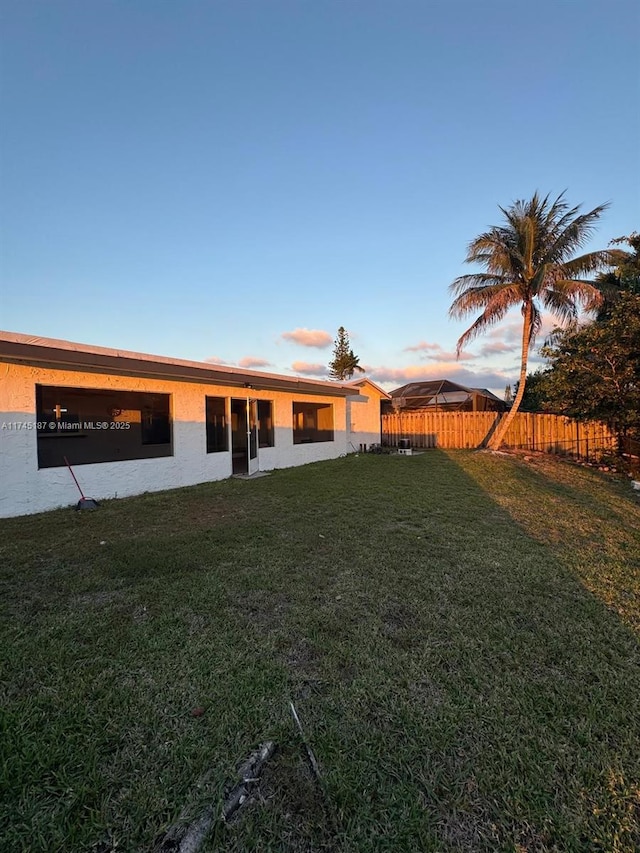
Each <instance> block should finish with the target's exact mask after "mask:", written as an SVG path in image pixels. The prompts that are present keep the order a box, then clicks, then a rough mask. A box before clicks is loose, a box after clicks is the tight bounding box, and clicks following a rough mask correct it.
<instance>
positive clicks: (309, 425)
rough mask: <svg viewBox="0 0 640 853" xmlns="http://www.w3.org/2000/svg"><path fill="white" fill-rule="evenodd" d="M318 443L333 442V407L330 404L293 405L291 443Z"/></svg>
mask: <svg viewBox="0 0 640 853" xmlns="http://www.w3.org/2000/svg"><path fill="white" fill-rule="evenodd" d="M318 441H333V406H332V405H331V403H294V404H293V443H294V444H311V443H312V442H318Z"/></svg>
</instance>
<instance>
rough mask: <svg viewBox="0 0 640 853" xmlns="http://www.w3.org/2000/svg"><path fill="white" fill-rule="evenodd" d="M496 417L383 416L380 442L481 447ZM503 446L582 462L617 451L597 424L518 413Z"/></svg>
mask: <svg viewBox="0 0 640 853" xmlns="http://www.w3.org/2000/svg"><path fill="white" fill-rule="evenodd" d="M502 417H506V415H501V414H497V413H496V412H398V413H394V414H385V415H382V441H383V443H384V444H387V445H389V446H391V447H397V446H398V441H399V439H401V438H407V439H409V441H410V442H411V446H412V447H415V448H421V447H442V448H452V449H453V448H463V447H482V445H484V444H485V443H486V441H487V440H488V439H489V437H490V436H491V435H492V434H493V432H494V430H495V428H496V426H497V424H498V422H499V420H500V418H502ZM504 444H505V445H506V446H507V447H512V448H521V449H524V450H540V451H546V452H550V453H566V454H569V455H571V456H581V457H584V458H586V459H590V458H592V457H597V456H599V455H601V454H602V453H605V452H614V451H615V450H616V447H617V444H616V437H615V435H614V434H613V433H612V432H611V431H610V430H609V429H608V427H606V426H605V425H604V424H601V423H595V422H590V423H585V422H582V423H581V422H579V421H575V420H572V419H571V418H565V417H563V416H562V415H542V414H532V413H530V412H518V414H517V415H516V416H515V418H514V419H513V422H512V423H511V426H510V427H509V429H508V430H507V434H506V435H505V438H504Z"/></svg>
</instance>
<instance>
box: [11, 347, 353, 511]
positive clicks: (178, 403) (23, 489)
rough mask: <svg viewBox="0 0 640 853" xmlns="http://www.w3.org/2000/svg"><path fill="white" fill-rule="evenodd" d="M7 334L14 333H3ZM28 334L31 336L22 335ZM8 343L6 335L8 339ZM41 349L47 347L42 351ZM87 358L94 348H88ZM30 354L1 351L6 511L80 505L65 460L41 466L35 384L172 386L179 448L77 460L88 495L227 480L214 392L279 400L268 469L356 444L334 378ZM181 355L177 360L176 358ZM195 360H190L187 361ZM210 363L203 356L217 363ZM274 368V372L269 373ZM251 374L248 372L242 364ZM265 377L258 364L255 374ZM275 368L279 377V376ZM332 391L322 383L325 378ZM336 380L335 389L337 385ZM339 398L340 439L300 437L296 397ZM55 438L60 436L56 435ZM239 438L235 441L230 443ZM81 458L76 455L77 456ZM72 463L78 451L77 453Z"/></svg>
mask: <svg viewBox="0 0 640 853" xmlns="http://www.w3.org/2000/svg"><path fill="white" fill-rule="evenodd" d="M2 334H8V333H2ZM22 337H26V336H22ZM0 343H1V341H0ZM40 352H41V351H40ZM81 357H82V358H83V359H85V360H90V357H91V356H90V355H89V354H88V353H87V354H84V353H83V354H82V356H81ZM25 361H27V362H28V359H25V358H21V359H17V358H15V359H14V358H11V357H7V358H4V357H2V355H1V353H0V517H5V518H6V517H11V516H17V515H24V514H30V513H37V512H43V511H46V510H50V509H55V508H57V507H61V506H69V505H73V504H75V503H76V502H77V500H78V498H79V494H78V491H77V488H76V486H75V484H74V482H73V480H72V478H71V475H70V473H69V471H68V469H67V468H66V467H49V468H39V467H38V453H37V449H38V432H37V429H36V422H37V410H36V386H37V385H45V386H60V387H73V388H86V389H102V390H106V389H119V390H122V391H145V392H155V393H163V394H169V395H171V396H170V406H171V422H172V455H170V456H164V457H156V458H149V459H123V460H120V461H116V462H100V463H96V464H84V465H79V466H78V467H77V468H75V467H74V470H75V473H76V476H77V477H78V480H79V482H80V485H81V487H82V490H83V492H84V494H85V495H87V496H90V497H92V498H95V499H98V500H100V499H106V498H115V497H124V496H131V495H136V494H141V493H143V492H146V491H159V490H163V489H171V488H176V487H180V486H189V485H195V484H197V483H202V482H208V481H212V480H220V479H224V478H226V477H230V476H231V473H232V453H231V449H229V451H228V452H227V451H225V452H217V453H207V452H206V426H205V397H207V396H214V397H222V398H225V399H226V400H227V401H228V400H230V399H231V398H237V399H238V398H239V399H243V398H246V397H247V396H248V395H250V396H251V398H254V399H262V400H271V401H272V405H273V426H274V446H273V447H263V448H260V449H259V469H260V470H263V471H269V470H272V469H275V468H286V467H290V466H295V465H304V464H306V463H309V462H317V461H321V460H326V459H332V458H336V457H339V456H341V455H344V454H346V453H347V451H348V450H349V449H350V448H349V446H348V439H347V428H348V427H347V403H346V398H347V395H348V393H349V391H348V389H346V388H344V387H339V386H337V385H335V384H331V383H320V382H318V383H315V384H316V385H317V386H318V388H317V393H316V392H315V388H313V389H312V390H313V391H314V393H311V392H310V390H309V388H308V387H305V389H304V390H299V389H298V388H296V387H295V383H296V382H300V383H301V384H304V385H305V386H308V385H309V383H308V382H306V381H303V380H296V379H294V378H293V377H279V378H278V377H275V381H279V382H280V384H281V385H286V383H287V382H288V383H290V384H291V385H292V390H291V391H288V390H273V389H268V388H267V389H260V388H259V384H258V386H253V387H252V388H251V389H250V390H248V389H247V387H245V386H246V383H244V384H242V383H240V382H239V383H238V385H237V386H233V385H231V384H229V375H228V374H229V373H232V371H229V370H228V369H226V374H225V375H224V378H225V379H226V380H227V381H226V382H225V384H219V385H218V384H215V383H213V382H211V381H201V382H198V381H195V379H193V378H189V379H188V380H182V379H161V378H155V377H153V378H151V377H148V376H140V375H116V374H114V373H111V372H110V371H101V370H96V369H80V368H76V367H73V368H71V369H68V368H60V367H48V366H46V364H43V363H42V355H40V356H39V357H38V358H37V359H35V358H34V363H33V364H29V363H24V362H25ZM173 364H178V363H177V362H175V363H173ZM184 364H186V362H185V363H184ZM208 367H210V366H209V365H204V364H203V365H202V368H203V369H204V368H208ZM265 376H266V375H265ZM242 378H245V379H246V372H244V373H243V374H242ZM252 378H253V379H255V381H256V382H258V380H259V374H257V373H255V374H253V377H252ZM273 380H274V378H273V377H272V381H273ZM323 385H324V386H325V388H326V390H327V391H328V392H329V393H323V391H324V390H325V388H323V387H322V386H323ZM334 389H336V390H334ZM294 401H296V402H306V403H321V404H330V405H331V406H332V407H333V429H334V433H333V440H332V441H321V442H317V443H308V444H294V441H293V421H292V406H293V402H294ZM54 440H55V439H54ZM229 447H230V448H231V442H230V443H229ZM71 461H72V460H71ZM72 464H73V461H72Z"/></svg>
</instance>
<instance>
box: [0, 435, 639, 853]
mask: <svg viewBox="0 0 640 853" xmlns="http://www.w3.org/2000/svg"><path fill="white" fill-rule="evenodd" d="M0 570H1V575H0V583H1V597H0V606H1V614H2V615H1V622H0V659H1V660H2V679H1V683H2V688H1V689H2V702H1V704H2V710H1V712H0V713H1V714H2V716H1V719H0V725H1V734H0V753H1V754H0V761H1V764H0V768H1V770H0V774H1V782H2V796H1V797H0V850H1V851H3V853H9V851H14V850H15V851H19V850H24V851H46V852H47V853H53V851H65V853H67V852H68V851H92V853H107V851H117V853H121V851H137V850H139V851H151V850H152V849H153V846H154V843H155V841H156V840H157V839H158V838H159V837H160V836H161V835H162V833H163V831H166V829H167V827H168V826H169V825H170V824H172V823H173V822H175V821H176V819H177V818H178V816H179V814H180V813H181V811H182V809H183V808H184V807H186V811H185V813H184V814H185V815H186V817H187V818H189V817H196V816H197V815H198V814H199V813H200V812H201V810H202V809H203V807H204V806H206V804H208V803H212V802H213V803H215V804H216V808H217V809H218V810H219V809H220V808H221V803H222V800H223V793H224V788H225V784H227V783H228V782H229V781H233V780H234V772H235V768H236V766H237V765H238V763H239V762H240V761H242V760H243V759H244V758H245V757H246V756H247V755H248V753H249V752H251V751H252V750H253V749H254V748H255V747H256V746H258V745H259V744H260V743H261V742H263V741H265V740H268V739H273V740H275V741H276V742H277V744H278V751H277V753H276V756H275V757H274V758H273V759H272V761H271V762H270V763H269V764H268V766H267V768H266V770H265V771H264V774H263V777H262V780H261V782H260V784H259V786H257V792H256V799H255V801H254V802H252V803H251V804H250V805H249V806H248V807H247V808H246V810H244V811H243V812H242V813H241V815H240V817H239V819H238V820H236V821H235V822H232V823H230V824H229V825H224V824H222V823H221V822H217V823H216V825H215V827H214V832H213V834H212V835H211V837H210V838H209V840H208V842H207V843H206V845H205V847H204V849H205V850H208V851H214V850H222V851H239V853H240V851H274V853H275V851H289V850H291V851H322V850H335V851H341V853H342V851H344V853H357V851H410V853H414V851H498V850H504V851H517V853H525V851H527V853H530V851H559V853H570V851H637V850H638V849H640V787H639V786H640V710H639V704H638V703H639V697H640V665H639V664H640V647H639V640H640V501H638V498H637V496H635V495H634V494H633V493H632V491H631V489H630V488H629V484H628V482H622V481H616V480H615V479H607V478H606V476H605V475H602V474H599V473H598V472H596V471H593V470H590V469H585V468H580V467H575V466H572V465H569V464H562V463H557V462H555V461H554V460H552V459H548V458H543V457H536V458H534V459H533V460H532V461H531V462H525V461H524V460H523V459H521V458H515V457H507V456H496V455H491V454H486V453H467V452H463V451H460V452H449V453H444V452H441V451H435V450H434V451H428V452H426V453H424V454H422V455H420V456H415V457H411V458H405V457H376V456H360V457H349V458H347V459H339V460H335V461H333V462H325V463H319V464H316V465H311V466H306V467H304V468H297V469H291V470H287V471H278V472H274V473H273V474H272V475H271V476H269V477H264V478H262V479H258V480H255V481H244V482H243V481H238V480H229V481H225V482H221V483H213V484H208V485H205V486H199V487H196V488H191V489H182V490H178V491H172V492H166V493H162V494H150V495H145V496H142V497H138V498H132V499H126V500H119V501H112V502H106V503H104V504H103V505H102V507H101V508H100V510H99V511H98V512H95V513H74V512H72V511H70V510H60V511H57V512H52V513H47V514H45V515H40V516H31V517H26V518H20V519H11V520H5V521H0ZM289 699H293V701H294V702H295V704H296V708H297V710H298V713H299V715H300V718H301V720H302V723H303V726H304V728H305V731H306V734H307V736H308V738H309V741H310V743H311V745H312V747H313V749H314V752H315V754H316V756H317V759H318V761H319V764H320V766H321V770H322V773H323V777H324V780H325V787H326V795H325V796H323V795H322V793H321V792H320V790H319V787H318V785H316V784H315V782H314V779H313V776H312V775H311V773H310V770H309V767H308V764H307V761H306V758H305V755H304V752H303V749H302V747H301V743H300V738H299V736H298V733H297V731H296V729H295V728H294V725H293V722H292V719H291V715H290V712H289V709H288V705H287V703H288V700H289ZM196 707H201V708H203V709H204V713H203V714H202V715H201V716H198V717H194V716H192V713H191V712H192V710H193V709H194V708H196Z"/></svg>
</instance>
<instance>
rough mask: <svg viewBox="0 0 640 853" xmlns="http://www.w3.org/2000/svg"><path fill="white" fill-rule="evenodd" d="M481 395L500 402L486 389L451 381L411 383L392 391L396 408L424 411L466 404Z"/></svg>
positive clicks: (439, 380)
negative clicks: (443, 406)
mask: <svg viewBox="0 0 640 853" xmlns="http://www.w3.org/2000/svg"><path fill="white" fill-rule="evenodd" d="M474 395H480V396H482V397H487V398H489V399H490V400H497V401H498V402H501V401H500V398H499V397H496V395H495V394H492V393H491V391H487V390H486V389H485V388H468V387H467V386H466V385H458V383H457V382H451V380H449V379H429V380H425V381H423V382H409V383H408V384H407V385H403V386H402V387H401V388H396V389H395V390H394V391H391V399H392V402H393V405H394V408H403V409H422V408H426V407H429V406H434V407H435V406H437V405H440V406H442V405H449V406H451V405H455V404H459V405H460V404H463V403H466V402H467V400H468V399H469V398H470V397H473V396H474Z"/></svg>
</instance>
